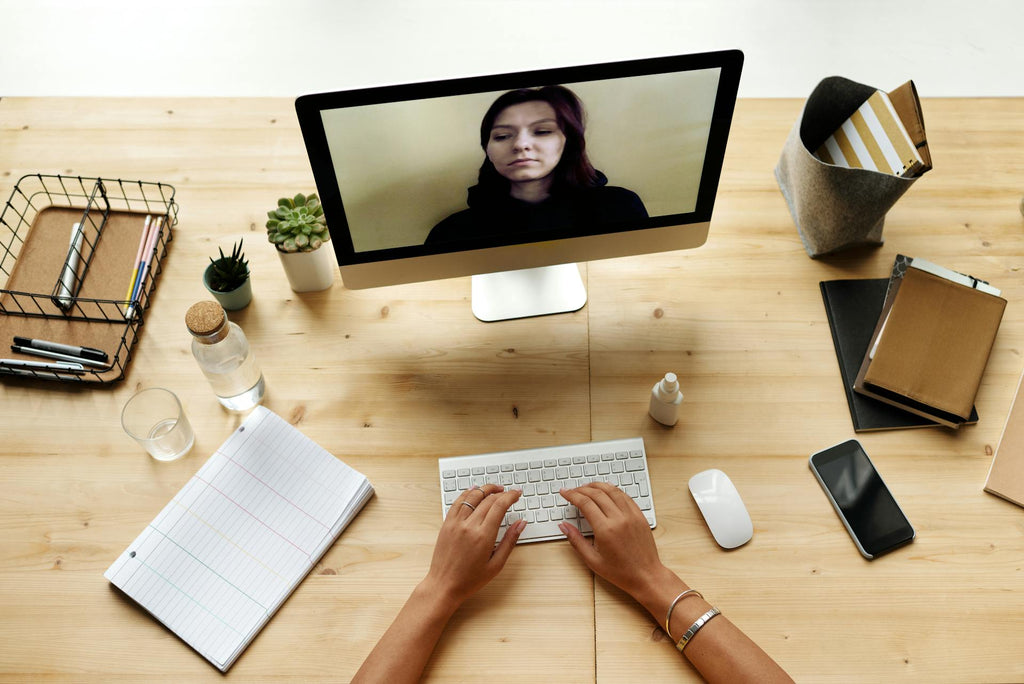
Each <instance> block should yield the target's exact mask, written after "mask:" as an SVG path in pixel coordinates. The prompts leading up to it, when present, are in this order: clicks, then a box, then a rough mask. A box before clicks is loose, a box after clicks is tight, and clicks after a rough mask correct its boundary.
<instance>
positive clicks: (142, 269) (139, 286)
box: [125, 216, 164, 318]
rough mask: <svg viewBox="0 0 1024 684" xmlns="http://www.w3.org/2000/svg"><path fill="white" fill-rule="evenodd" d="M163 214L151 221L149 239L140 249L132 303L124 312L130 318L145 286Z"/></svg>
mask: <svg viewBox="0 0 1024 684" xmlns="http://www.w3.org/2000/svg"><path fill="white" fill-rule="evenodd" d="M163 222H164V218H163V216H158V217H157V218H156V220H155V221H153V224H152V227H151V228H150V231H149V239H148V240H147V241H146V246H145V248H144V249H143V250H142V262H141V263H140V265H139V277H138V279H137V280H136V283H135V289H134V291H133V292H132V304H130V305H129V306H128V311H127V312H126V313H125V317H126V318H131V317H132V314H133V313H134V310H135V305H134V302H135V300H136V299H137V298H139V297H141V296H142V290H143V289H144V287H145V283H146V276H147V275H148V274H149V267H150V265H151V264H152V263H153V255H154V253H155V252H156V249H157V240H158V239H159V238H160V228H161V226H163Z"/></svg>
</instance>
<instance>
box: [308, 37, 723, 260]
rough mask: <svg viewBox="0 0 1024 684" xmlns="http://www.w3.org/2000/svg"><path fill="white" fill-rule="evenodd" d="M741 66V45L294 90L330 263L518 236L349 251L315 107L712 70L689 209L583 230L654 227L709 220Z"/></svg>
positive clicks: (544, 237) (547, 236)
mask: <svg viewBox="0 0 1024 684" xmlns="http://www.w3.org/2000/svg"><path fill="white" fill-rule="evenodd" d="M742 65H743V53H742V52H741V51H739V50H723V51H717V52H704V53H695V54H689V55H675V56H670V57H654V58H648V59H638V60H629V61H621V62H609V63H603V64H590V65H584V66H572V67H562V68H554V69H538V70H533V71H521V72H512V73H505V74H494V75H489V76H474V77H469V78H457V79H448V80H440V81H427V82H422V83H409V84H402V85H392V86H381V87H374V88H360V89H355V90H343V91H335V92H327V93H314V94H309V95H302V96H300V97H299V98H297V99H296V101H295V111H296V114H297V116H298V120H299V127H300V129H301V131H302V137H303V140H304V142H305V145H306V152H307V154H308V156H309V161H310V166H311V167H312V170H313V178H314V181H315V183H316V187H317V193H318V195H319V197H320V201H321V204H322V205H323V208H324V214H325V216H326V218H327V225H328V227H329V230H330V233H331V242H332V243H333V246H334V251H335V253H336V254H337V257H338V263H339V264H340V265H341V266H346V265H349V264H363V263H373V262H378V261H388V260H394V259H405V258H410V257H420V256H428V255H433V254H443V253H450V252H462V251H468V250H478V249H485V248H489V247H503V246H507V245H514V244H521V243H523V242H524V241H523V240H522V239H515V238H514V237H508V236H492V237H488V238H477V239H473V240H460V241H453V242H446V243H444V244H431V245H408V246H403V247H392V248H388V249H379V250H369V251H361V252H359V251H356V250H355V248H354V243H353V240H352V234H351V231H350V228H349V224H348V220H347V217H346V214H345V207H344V203H343V201H342V198H341V190H340V188H339V187H338V181H337V177H336V175H335V173H334V165H333V163H332V161H331V153H330V149H329V147H328V144H327V135H326V131H325V130H324V126H323V119H322V116H321V112H322V111H325V110H330V109H338V108H344V107H358V106H366V105H374V104H384V103H388V102H403V101H410V100H416V99H430V98H439V97H450V96H455V95H466V94H471V93H480V92H489V91H502V90H513V89H516V88H529V87H537V86H541V85H548V84H555V83H577V82H584V81H598V80H607V79H615V78H628V77H631V76H645V75H650V74H659V73H670V72H678V71H699V70H703V69H715V68H717V69H720V70H721V72H720V73H721V78H720V79H719V84H718V92H717V95H716V98H715V106H714V113H713V115H712V119H711V127H710V130H709V132H708V143H707V151H706V154H705V157H704V166H703V169H702V171H701V179H700V187H699V189H698V192H697V202H696V206H695V208H694V211H692V212H689V213H684V214H671V215H664V216H656V217H650V218H648V219H646V220H644V221H637V222H631V223H630V225H622V224H618V225H616V224H611V225H608V226H603V227H600V228H595V229H594V230H593V231H591V234H594V235H599V234H607V233H616V232H621V231H630V230H641V229H645V228H657V227H661V226H672V225H682V224H692V223H700V222H707V221H710V220H711V212H712V208H713V206H714V200H715V195H716V193H717V191H718V183H719V180H720V178H721V171H722V163H723V161H724V158H725V149H726V144H727V142H728V138H729V128H730V125H731V123H732V117H733V112H734V109H735V103H736V94H737V91H738V89H739V78H740V71H741V68H742ZM574 236H576V233H574V232H572V231H571V229H570V228H568V227H567V228H566V229H559V230H551V231H545V232H541V233H535V234H533V235H532V236H531V237H530V238H529V239H528V240H527V242H530V243H535V242H545V241H550V240H558V239H564V238H569V237H574Z"/></svg>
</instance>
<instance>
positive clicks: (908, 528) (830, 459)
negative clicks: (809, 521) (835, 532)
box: [810, 439, 915, 559]
mask: <svg viewBox="0 0 1024 684" xmlns="http://www.w3.org/2000/svg"><path fill="white" fill-rule="evenodd" d="M810 466H811V472H813V473H814V476H815V477H816V478H818V482H819V483H820V484H821V487H822V489H824V490H825V494H827V495H828V498H829V501H831V502H832V505H833V506H834V507H835V509H836V513H838V514H839V518H840V519H841V520H842V521H843V525H845V526H846V531H847V532H849V533H850V536H851V537H853V541H854V543H855V544H856V545H857V549H858V550H859V551H860V553H861V555H862V556H864V557H865V558H868V559H872V558H876V557H877V556H880V555H882V554H883V553H888V552H889V551H892V550H893V549H895V548H897V547H899V546H903V545H904V544H908V543H910V542H911V541H913V540H914V535H915V532H914V528H913V526H912V525H911V524H910V521H909V520H907V516H906V515H904V513H903V510H902V509H901V508H900V506H899V504H898V503H896V499H894V498H893V496H892V492H890V491H889V488H888V487H887V486H886V484H885V482H883V481H882V476H881V475H879V474H878V470H876V469H875V466H874V464H873V463H872V462H871V459H869V458H868V455H867V453H865V451H864V448H863V447H862V446H861V445H860V442H858V441H857V440H855V439H851V440H849V441H846V442H843V443H842V444H836V445H835V446H832V447H829V448H828V449H823V450H822V451H819V452H817V453H816V454H814V455H812V456H811V460H810Z"/></svg>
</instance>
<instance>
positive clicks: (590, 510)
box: [559, 487, 615, 527]
mask: <svg viewBox="0 0 1024 684" xmlns="http://www.w3.org/2000/svg"><path fill="white" fill-rule="evenodd" d="M559 493H560V494H561V495H562V496H563V497H565V499H566V500H567V501H568V502H569V503H571V504H572V505H573V506H575V507H576V508H578V509H579V510H580V513H582V514H583V516H584V517H585V518H586V519H587V521H588V522H589V523H590V524H591V525H593V526H595V527H596V526H597V525H599V524H601V523H602V522H604V520H605V519H606V518H607V517H608V516H607V514H606V513H605V511H604V510H603V509H602V508H601V505H600V504H599V503H598V502H597V501H596V500H595V498H594V497H596V496H604V495H603V494H602V493H601V492H599V491H595V490H591V489H587V488H586V487H578V488H576V489H563V490H560V491H559ZM604 498H605V499H607V498H608V497H607V496H604ZM605 507H606V508H611V509H614V508H615V506H614V504H612V503H611V501H610V500H609V501H608V503H607V504H606V506H605Z"/></svg>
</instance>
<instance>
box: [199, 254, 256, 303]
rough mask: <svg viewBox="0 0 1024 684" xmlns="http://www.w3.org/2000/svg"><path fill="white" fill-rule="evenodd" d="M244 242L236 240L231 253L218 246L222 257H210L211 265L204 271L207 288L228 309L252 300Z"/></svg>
mask: <svg viewBox="0 0 1024 684" xmlns="http://www.w3.org/2000/svg"><path fill="white" fill-rule="evenodd" d="M242 242H243V240H239V241H238V242H236V243H235V245H234V246H233V247H232V249H231V254H229V255H225V254H224V250H223V249H221V248H220V247H218V248H217V251H218V252H220V258H218V259H214V258H213V257H210V265H209V266H207V267H206V271H205V272H204V273H203V284H204V285H206V289H207V290H209V291H210V294H212V295H213V296H214V298H215V299H216V300H217V301H218V302H219V303H220V305H221V306H222V307H224V308H225V309H226V310H228V311H237V310H238V309H243V308H245V307H246V306H248V305H249V302H250V301H252V283H251V282H250V280H249V262H248V261H247V260H246V258H245V254H243V253H242Z"/></svg>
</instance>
